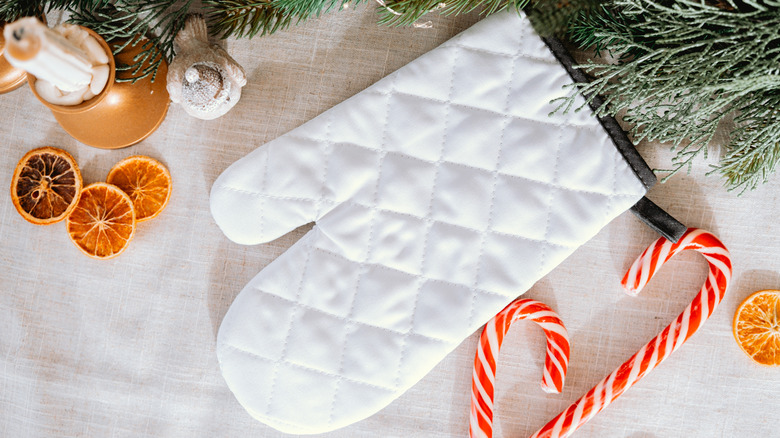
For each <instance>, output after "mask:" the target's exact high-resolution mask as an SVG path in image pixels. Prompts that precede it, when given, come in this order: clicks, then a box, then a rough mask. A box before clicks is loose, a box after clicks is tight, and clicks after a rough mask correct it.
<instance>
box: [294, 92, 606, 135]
mask: <svg viewBox="0 0 780 438" xmlns="http://www.w3.org/2000/svg"><path fill="white" fill-rule="evenodd" d="M366 91H367V92H371V93H375V94H381V95H385V96H387V95H389V93H388V92H386V91H381V90H366ZM393 94H394V95H399V96H409V97H414V98H417V99H421V100H428V101H431V102H437V103H445V104H448V105H452V106H457V107H461V108H468V109H472V110H475V111H481V112H485V113H488V114H493V115H498V116H501V117H506V116H507V114H504V113H501V112H499V111H495V110H492V109H489V108H481V107H478V106H473V105H468V104H465V103H459V102H452V101H451V100H441V99H436V98H435V97H429V96H420V95H419V94H412V93H404V92H403V91H394V92H393ZM510 116H511V117H512V118H514V119H520V120H523V121H526V122H532V123H536V124H539V125H543V126H549V127H551V128H556V127H559V126H562V127H566V128H581V129H591V130H594V131H599V132H602V133H604V134H605V136H607V137H609V135H608V134H607V133H606V132H605V131H604V129H603V128H602V127H601V126H600V125H598V124H592V123H588V124H585V125H578V124H572V123H567V122H565V121H553V120H550V118H547V119H532V118H529V117H523V116H522V115H520V114H510ZM285 135H287V134H285ZM296 138H298V139H301V140H306V138H305V137H296ZM309 140H310V139H309Z"/></svg>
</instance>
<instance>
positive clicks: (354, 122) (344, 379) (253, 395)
mask: <svg viewBox="0 0 780 438" xmlns="http://www.w3.org/2000/svg"><path fill="white" fill-rule="evenodd" d="M570 82H571V78H570V77H569V76H568V74H567V72H566V71H565V69H564V68H563V67H562V66H561V65H560V64H559V63H558V62H557V61H556V58H555V57H554V56H553V54H552V53H551V52H550V50H549V49H548V47H547V46H546V45H545V44H544V42H543V41H542V40H541V39H540V38H539V37H538V36H537V35H536V34H535V33H534V32H533V30H532V29H531V27H530V24H529V23H528V21H527V19H526V18H525V17H522V16H518V14H517V13H516V12H515V11H512V12H505V13H499V14H495V15H493V16H491V17H489V18H487V19H485V20H483V21H482V22H480V23H478V24H477V25H475V26H474V27H472V28H471V29H469V30H467V31H466V32H463V33H462V34H460V35H458V36H457V37H455V38H453V39H451V40H450V41H448V42H447V43H445V44H444V45H442V46H441V47H439V48H437V49H435V50H433V51H431V52H429V53H428V54H426V55H424V56H422V57H421V58H419V59H417V60H415V61H414V62H412V63H411V64H409V65H407V66H406V67H404V68H402V69H400V70H398V71H397V72H395V73H393V74H391V75H390V76H388V77H386V78H385V79H383V80H381V81H379V82H378V83H376V84H375V85H373V86H371V87H370V88H368V89H367V90H365V91H363V92H361V93H360V94H358V95H356V96H354V97H352V98H350V99H349V100H347V101H345V102H343V103H342V104H340V105H338V106H336V107H334V108H332V109H331V110H329V111H327V112H325V113H324V114H322V115H320V116H319V117H317V118H315V119H314V120H312V121H310V122H308V123H306V124H305V125H303V126H301V127H299V128H297V129H295V130H293V131H292V132H290V133H288V134H286V135H284V136H282V137H280V138H278V139H276V140H274V141H271V142H270V143H268V144H266V145H265V146H263V147H260V148H258V149H257V150H255V151H254V152H252V153H250V154H249V155H247V156H246V157H244V158H243V159H241V160H239V161H237V162H236V163H234V164H233V165H232V166H230V168H228V169H227V170H226V171H225V172H224V173H223V174H222V175H221V176H220V177H219V178H218V179H217V181H216V182H215V183H214V186H213V189H212V192H211V210H212V214H213V216H214V219H215V220H216V222H217V224H218V225H219V227H220V228H221V229H222V230H223V232H224V233H225V235H227V237H229V238H230V239H231V240H233V241H235V242H238V243H241V244H259V243H262V242H267V241H269V240H272V239H275V238H277V237H279V236H281V235H283V234H284V233H286V232H288V231H289V230H292V229H294V228H295V227H298V226H300V225H302V224H306V223H309V222H312V221H314V222H316V225H315V226H314V228H313V229H312V230H311V231H309V232H308V233H307V234H306V235H305V236H304V237H303V238H302V239H301V240H299V241H298V242H297V243H295V244H294V245H293V246H292V247H291V248H290V249H289V250H288V251H287V252H285V253H284V254H282V255H281V256H280V257H279V258H278V259H277V260H275V261H274V262H272V263H271V264H270V265H268V266H267V267H266V268H265V269H263V270H262V271H261V272H260V273H259V274H258V275H257V276H256V277H255V278H254V279H252V280H251V281H250V282H249V284H248V285H247V286H246V288H245V289H244V290H243V291H242V292H241V293H240V294H239V295H238V297H237V298H236V300H235V302H234V303H233V304H232V306H231V307H230V309H229V310H228V312H227V314H226V316H225V318H224V320H223V322H222V325H221V327H220V330H219V334H218V339H217V355H218V357H219V362H220V366H221V370H222V373H223V375H224V377H225V380H226V382H227V384H228V386H229V387H230V390H231V391H233V393H234V394H235V396H236V398H237V399H238V401H239V403H241V405H242V406H243V407H244V408H245V409H246V410H247V411H248V412H249V413H250V414H251V415H252V416H253V417H255V418H257V419H258V420H260V421H262V422H264V423H266V424H268V425H270V426H272V427H274V428H276V429H278V430H280V431H283V432H288V433H301V434H306V433H319V432H325V431H329V430H333V429H336V428H339V427H343V426H346V425H348V424H350V423H353V422H355V421H358V420H360V419H363V418H366V417H368V416H369V415H371V414H373V413H375V412H377V411H378V410H380V409H382V408H383V407H384V406H386V405H387V404H388V403H390V402H391V401H392V400H394V399H395V398H397V397H398V396H399V395H400V394H402V393H403V392H404V391H405V390H407V389H408V388H409V387H410V386H412V385H413V384H414V383H415V382H417V381H418V380H420V379H421V378H422V377H423V376H424V375H425V374H426V373H428V371H430V370H431V369H432V368H433V367H434V366H435V365H436V364H437V363H438V362H439V361H440V360H441V359H442V358H443V357H444V356H445V355H447V354H448V353H449V352H450V351H451V350H453V349H454V348H455V347H456V346H458V344H460V343H461V341H463V339H464V338H466V337H467V336H469V335H470V334H472V333H473V332H474V331H475V330H476V329H478V328H479V327H480V326H481V325H483V324H484V323H485V322H486V321H487V320H489V319H490V318H491V317H492V316H493V315H495V314H496V312H498V311H499V310H501V309H502V308H504V307H505V306H506V305H507V304H508V303H509V302H510V301H512V299H514V298H515V297H517V296H518V295H520V294H522V293H523V292H525V291H526V290H527V289H528V288H529V287H530V286H531V285H533V284H534V282H536V281H537V280H538V279H539V278H541V277H542V276H544V275H545V274H546V273H547V272H549V271H550V270H551V269H552V268H554V267H555V266H556V265H558V264H559V263H560V262H561V261H562V260H563V259H564V258H566V257H567V256H568V255H569V254H571V253H572V252H573V251H574V250H575V249H576V248H577V247H579V246H580V245H582V244H583V243H584V242H586V241H587V240H588V239H590V238H591V237H592V236H593V235H594V234H596V233H597V232H598V231H599V230H600V229H601V228H602V227H603V226H604V225H605V224H607V223H608V222H609V221H610V220H612V219H613V218H614V217H615V216H617V215H619V214H620V213H622V212H624V211H625V210H627V209H628V208H630V207H631V206H632V205H633V204H634V203H636V202H637V200H639V199H640V198H641V197H642V195H643V194H644V193H645V186H644V185H643V183H642V182H641V181H640V180H639V178H638V177H637V176H636V174H635V172H634V171H633V170H632V168H631V166H629V164H628V163H627V162H626V160H625V159H624V158H623V156H622V155H621V153H620V152H619V151H618V149H617V148H616V147H615V145H614V144H613V142H612V140H611V138H610V136H609V135H608V134H607V133H606V132H605V130H604V128H602V126H601V124H600V123H599V121H598V120H597V119H596V118H595V117H594V116H593V115H592V114H591V113H590V112H589V111H582V112H579V113H569V114H560V113H556V114H554V115H552V116H549V115H548V114H549V113H550V112H551V111H552V110H553V109H554V106H553V105H551V104H550V103H549V102H550V100H551V99H553V98H556V97H559V96H561V95H564V94H566V93H567V91H566V90H562V87H563V86H564V85H566V84H568V83H570ZM580 103H582V102H580ZM465 396H467V394H464V397H465ZM432 403H434V401H432Z"/></svg>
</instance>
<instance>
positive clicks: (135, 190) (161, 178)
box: [106, 155, 172, 222]
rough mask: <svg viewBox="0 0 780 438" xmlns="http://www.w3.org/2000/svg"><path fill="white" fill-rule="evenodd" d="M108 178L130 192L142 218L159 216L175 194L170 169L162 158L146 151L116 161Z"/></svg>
mask: <svg viewBox="0 0 780 438" xmlns="http://www.w3.org/2000/svg"><path fill="white" fill-rule="evenodd" d="M106 182H108V183H109V184H113V185H115V186H117V187H119V188H120V189H122V191H123V192H125V193H127V195H128V196H130V199H131V200H132V201H133V206H134V207H135V213H136V220H137V221H138V222H143V221H147V220H149V219H152V218H155V217H157V216H158V215H159V214H160V213H161V212H162V211H163V209H164V208H165V206H166V205H168V201H169V200H170V198H171V187H172V185H171V174H170V172H168V169H167V168H166V167H165V166H164V165H163V164H162V163H160V162H159V161H157V160H155V159H153V158H150V157H147V156H143V155H134V156H131V157H127V158H125V159H124V160H122V161H120V162H118V163H116V164H115V165H114V167H112V168H111V171H109V173H108V177H107V178H106Z"/></svg>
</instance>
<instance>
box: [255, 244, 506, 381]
mask: <svg viewBox="0 0 780 438" xmlns="http://www.w3.org/2000/svg"><path fill="white" fill-rule="evenodd" d="M334 255H335V254H334ZM432 281H436V280H432ZM440 283H445V284H446V282H443V281H442V282H440ZM453 284H454V283H453ZM455 285H456V286H460V287H463V288H464V289H468V288H467V287H465V286H462V285H459V284H455ZM252 290H255V291H257V292H260V293H262V294H265V295H266V296H269V297H272V298H276V299H277V300H279V301H284V302H285V303H292V304H294V305H296V306H300V307H302V308H304V309H306V310H311V311H314V312H317V313H321V314H323V315H326V316H329V317H332V318H336V319H340V320H342V321H346V322H350V323H352V324H354V325H361V326H365V327H369V328H372V329H378V330H381V331H384V332H387V333H390V334H393V335H403V334H404V333H406V332H404V331H400V330H393V329H391V328H388V327H382V326H377V325H373V324H369V323H367V322H362V321H356V320H353V319H347V318H345V317H343V316H341V315H337V314H335V313H333V312H328V311H327V310H323V309H320V308H317V307H313V306H311V305H309V304H303V303H299V302H296V301H293V300H291V299H289V298H285V297H283V296H281V295H276V294H275V293H272V292H267V291H264V290H262V289H258V288H257V287H254V286H253V287H252ZM494 294H495V295H498V296H502V297H503V296H504V295H501V294H496V293H494ZM414 335H415V336H420V337H423V338H426V339H430V340H432V341H437V342H443V343H448V344H449V343H452V340H451V339H444V338H439V337H437V336H430V335H426V334H423V333H417V332H415V333H414ZM285 361H286V362H287V360H285ZM334 375H335V374H334Z"/></svg>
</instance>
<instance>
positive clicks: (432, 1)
mask: <svg viewBox="0 0 780 438" xmlns="http://www.w3.org/2000/svg"><path fill="white" fill-rule="evenodd" d="M528 2H529V0H384V5H382V6H380V7H379V9H378V10H379V14H380V19H379V22H380V23H381V24H387V25H391V26H411V25H413V24H415V23H416V22H418V21H419V20H420V19H421V18H422V17H423V16H424V15H425V14H428V13H429V12H433V11H438V12H439V13H441V14H444V15H459V14H466V13H469V12H472V11H474V10H477V9H479V10H480V12H481V13H482V14H484V15H489V14H492V13H495V12H499V11H503V10H504V9H507V8H512V9H515V10H520V9H522V8H523V7H524V6H526V5H527V4H528ZM380 4H381V3H380Z"/></svg>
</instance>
